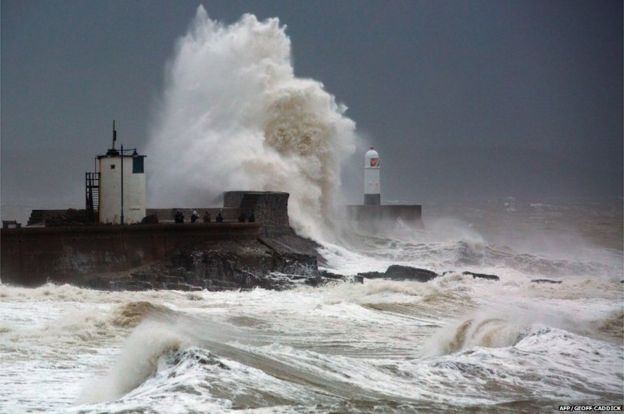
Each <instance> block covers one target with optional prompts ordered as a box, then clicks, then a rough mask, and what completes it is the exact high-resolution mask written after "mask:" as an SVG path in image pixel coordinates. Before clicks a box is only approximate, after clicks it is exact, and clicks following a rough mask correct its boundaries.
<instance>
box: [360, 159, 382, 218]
mask: <svg viewBox="0 0 624 414" xmlns="http://www.w3.org/2000/svg"><path fill="white" fill-rule="evenodd" d="M380 167H381V160H380V159H379V154H378V153H377V151H375V148H373V147H370V149H369V150H368V151H367V152H366V155H365V156H364V205H367V206H379V205H381V185H380V183H379V172H380V171H379V170H380Z"/></svg>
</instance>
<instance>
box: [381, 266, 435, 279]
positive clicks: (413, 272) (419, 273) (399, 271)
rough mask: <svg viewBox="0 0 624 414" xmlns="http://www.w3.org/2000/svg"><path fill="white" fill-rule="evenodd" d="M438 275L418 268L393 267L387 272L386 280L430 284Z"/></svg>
mask: <svg viewBox="0 0 624 414" xmlns="http://www.w3.org/2000/svg"><path fill="white" fill-rule="evenodd" d="M437 276H438V274H437V273H436V272H432V271H431V270H427V269H419V268H417V267H410V266H400V265H392V266H390V267H389V268H388V269H387V270H386V278H390V279H392V280H414V281H417V282H428V281H430V280H432V279H434V278H436V277H437Z"/></svg>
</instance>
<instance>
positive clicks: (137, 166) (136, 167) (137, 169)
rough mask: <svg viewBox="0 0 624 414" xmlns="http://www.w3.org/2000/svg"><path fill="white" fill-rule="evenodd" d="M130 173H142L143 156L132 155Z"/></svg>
mask: <svg viewBox="0 0 624 414" xmlns="http://www.w3.org/2000/svg"><path fill="white" fill-rule="evenodd" d="M132 173H133V174H142V173H143V157H132Z"/></svg>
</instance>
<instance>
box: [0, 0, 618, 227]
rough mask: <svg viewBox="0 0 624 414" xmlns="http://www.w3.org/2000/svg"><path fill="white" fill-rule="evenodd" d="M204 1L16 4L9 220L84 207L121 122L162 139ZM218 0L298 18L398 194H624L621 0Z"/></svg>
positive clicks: (309, 66) (8, 55)
mask: <svg viewBox="0 0 624 414" xmlns="http://www.w3.org/2000/svg"><path fill="white" fill-rule="evenodd" d="M199 4H200V2H197V1H175V2H172V1H55V2H52V1H21V0H19V1H7V0H3V1H2V5H1V13H2V14H1V23H2V26H1V30H2V32H1V35H2V38H1V41H2V45H1V47H2V49H1V58H2V59H1V65H2V67H1V69H2V72H1V88H2V89H1V98H2V102H1V104H2V106H1V139H2V141H1V162H2V164H1V174H2V177H1V178H2V189H1V191H2V193H1V195H2V205H3V212H2V215H3V218H4V217H6V216H7V215H8V214H14V213H13V211H15V209H16V208H18V209H20V208H21V209H24V210H30V209H32V208H53V207H56V208H59V207H69V206H74V207H80V206H82V205H83V204H84V188H83V185H84V183H83V182H84V172H85V171H90V170H92V169H93V156H94V155H95V154H97V153H102V152H103V151H105V150H106V148H107V147H108V146H109V143H110V129H111V121H112V119H116V120H117V124H118V131H119V139H120V140H121V141H122V142H123V143H124V144H125V145H126V146H137V147H139V148H142V147H144V146H145V142H146V140H147V131H148V125H149V120H150V116H151V114H153V111H152V109H153V108H154V106H155V103H156V101H157V99H158V98H159V95H160V93H161V91H162V84H163V77H164V67H165V63H166V61H167V59H168V58H169V57H171V55H172V52H173V46H174V43H175V40H176V39H177V38H178V37H179V36H181V35H183V34H184V33H185V32H186V29H187V27H188V25H189V22H190V21H191V19H192V18H193V16H194V15H195V11H196V9H197V6H198V5H199ZM201 4H203V5H204V7H205V9H206V11H207V12H208V14H209V15H210V17H211V18H213V19H217V20H221V21H224V22H226V23H232V22H234V21H236V20H237V19H238V18H239V17H240V15H241V14H243V13H253V14H255V15H256V16H258V18H260V19H263V18H267V17H273V16H276V17H279V19H280V21H281V22H282V23H283V24H286V25H287V27H288V28H287V30H286V33H287V34H288V35H289V36H290V38H291V41H292V48H293V60H294V66H295V73H296V75H297V76H300V77H311V78H314V79H317V80H319V81H321V82H323V83H324V84H325V86H326V88H327V90H328V91H329V92H330V93H332V94H334V95H335V96H336V98H337V100H338V101H339V102H342V103H344V104H346V105H347V106H348V107H349V110H348V112H347V115H348V116H349V117H350V118H351V119H353V120H354V121H355V122H356V123H357V128H358V131H359V133H360V136H361V137H362V139H363V140H364V141H366V142H371V143H372V144H374V145H376V146H377V147H378V148H379V151H380V153H381V156H382V158H383V160H384V164H383V166H384V169H383V173H382V174H383V175H382V187H383V196H384V198H385V199H386V200H404V201H411V202H426V201H427V200H434V199H436V200H439V199H457V200H460V199H462V198H464V197H469V196H479V197H483V196H485V197H505V196H516V197H519V198H527V199H532V200H541V199H552V198H557V197H563V198H567V199H570V198H587V197H596V198H617V197H621V196H622V173H623V170H622V165H623V162H622V139H623V137H622V113H623V106H622V87H623V85H622V61H623V56H622V14H623V10H622V2H621V1H607V0H602V1H594V0H588V1H570V0H565V1H526V0H518V1H499V0H492V1H458V0H453V1H439V0H436V1H433V0H431V1H406V2H399V1H391V2H386V1H337V2H332V1H318V2H317V1H308V2H301V1H284V2H279V1H267V2H261V1H256V2H236V1H205V2H201ZM147 155H148V161H147V162H149V154H147ZM360 164H361V162H358V164H357V166H358V167H359V166H360ZM352 176H357V175H352ZM148 179H149V178H148ZM358 185H360V186H361V183H359V181H358V182H357V183H356V182H352V180H351V181H348V182H347V186H350V188H351V189H356V190H357V189H358V188H359V187H358ZM356 192H357V191H356Z"/></svg>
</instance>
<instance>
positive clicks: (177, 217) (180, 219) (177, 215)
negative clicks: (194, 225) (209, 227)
mask: <svg viewBox="0 0 624 414" xmlns="http://www.w3.org/2000/svg"><path fill="white" fill-rule="evenodd" d="M173 219H174V221H175V222H176V223H184V214H182V212H181V211H180V210H178V211H176V213H175V216H173Z"/></svg>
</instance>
